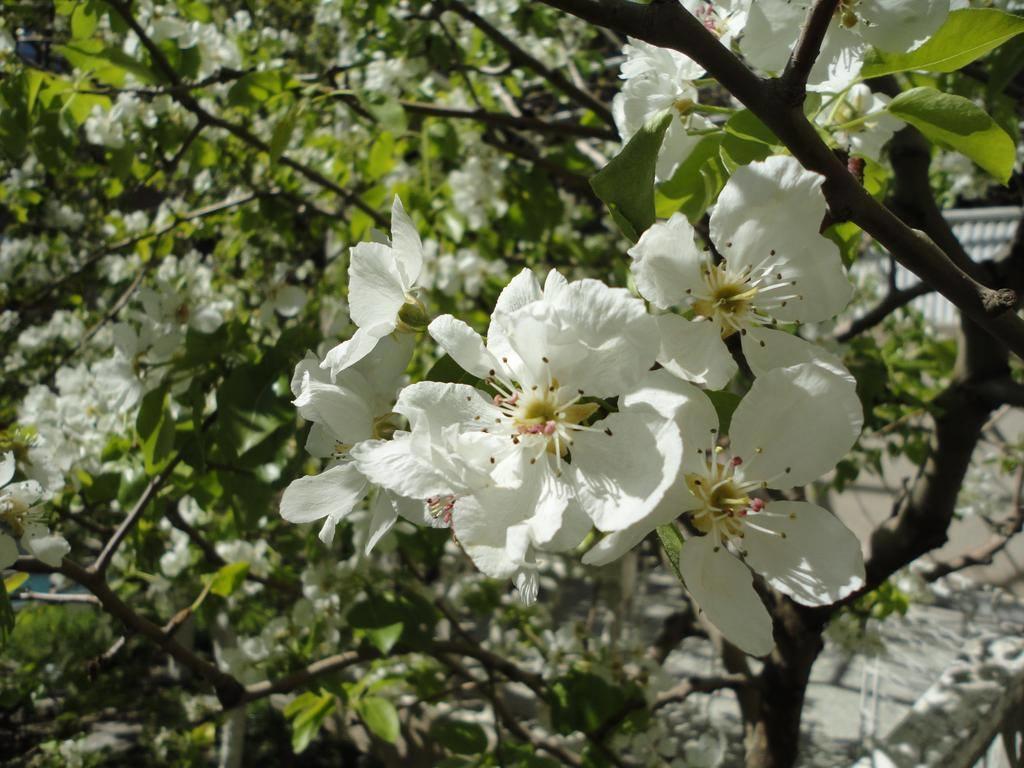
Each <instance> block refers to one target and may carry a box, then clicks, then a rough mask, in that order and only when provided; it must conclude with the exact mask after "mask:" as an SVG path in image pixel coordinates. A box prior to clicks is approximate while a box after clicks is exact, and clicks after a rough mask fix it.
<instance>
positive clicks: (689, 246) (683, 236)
mask: <svg viewBox="0 0 1024 768" xmlns="http://www.w3.org/2000/svg"><path fill="white" fill-rule="evenodd" d="M627 253H628V254H629V255H630V256H632V257H633V262H632V263H631V264H630V266H629V271H630V272H632V273H633V279H634V280H635V281H636V288H637V290H638V291H639V292H640V295H641V296H643V297H644V298H645V299H647V300H648V301H650V302H651V303H652V304H654V305H655V306H656V307H660V308H661V309H668V308H669V307H671V306H674V305H676V304H682V303H684V302H685V301H686V299H687V291H688V290H689V291H695V290H699V289H701V288H703V286H704V279H703V277H701V268H702V267H704V266H705V265H706V264H707V263H708V256H707V254H706V253H705V252H704V251H702V250H701V249H700V248H699V247H698V246H697V241H696V238H695V235H694V231H693V226H692V225H691V224H690V222H689V221H688V220H687V218H686V217H685V216H684V215H683V214H681V213H675V214H673V215H672V218H670V219H669V220H668V221H666V222H658V223H655V224H652V225H651V226H650V227H648V228H647V231H645V232H644V233H643V234H642V235H641V236H640V239H639V240H638V241H637V243H636V245H634V246H633V247H632V248H630V249H629V250H628V251H627Z"/></svg>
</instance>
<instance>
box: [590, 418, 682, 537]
mask: <svg viewBox="0 0 1024 768" xmlns="http://www.w3.org/2000/svg"><path fill="white" fill-rule="evenodd" d="M595 426H596V427H597V428H598V429H608V430H609V431H610V432H611V434H610V435H609V434H607V433H604V432H581V433H579V434H578V436H577V437H576V438H575V440H574V442H573V446H572V467H573V469H574V471H575V472H577V473H578V474H577V476H576V483H577V489H578V493H579V496H578V498H579V501H580V503H581V504H582V506H583V508H584V509H585V510H586V511H587V514H588V515H590V517H591V519H592V520H593V521H594V525H595V526H597V527H598V528H599V529H600V530H602V531H620V530H622V529H624V528H627V527H629V526H630V525H633V524H634V523H636V522H637V521H639V520H641V519H643V518H644V517H646V516H647V515H648V514H649V513H650V512H651V510H653V509H654V508H655V506H657V504H658V503H659V502H660V501H661V499H662V497H664V495H665V492H666V490H668V488H669V487H670V486H671V485H673V484H674V483H675V482H676V480H677V478H678V476H679V470H680V468H681V467H682V460H683V456H682V449H683V444H682V439H681V438H680V435H679V428H678V426H676V423H675V421H673V420H671V419H668V418H665V417H664V416H662V415H661V414H660V413H658V412H657V411H656V410H654V409H653V408H651V407H649V406H641V405H637V406H634V407H631V408H628V409H624V410H622V411H619V412H618V413H613V414H612V415H610V416H609V417H608V418H606V419H604V420H602V421H600V422H598V423H597V424H596V425H595Z"/></svg>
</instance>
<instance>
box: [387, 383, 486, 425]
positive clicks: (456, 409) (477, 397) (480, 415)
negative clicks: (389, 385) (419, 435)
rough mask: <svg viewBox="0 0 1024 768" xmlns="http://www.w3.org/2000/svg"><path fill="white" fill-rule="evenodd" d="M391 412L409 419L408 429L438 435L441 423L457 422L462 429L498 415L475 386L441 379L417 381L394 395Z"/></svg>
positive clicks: (481, 423) (482, 422) (480, 423)
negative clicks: (396, 399)
mask: <svg viewBox="0 0 1024 768" xmlns="http://www.w3.org/2000/svg"><path fill="white" fill-rule="evenodd" d="M394 410H395V413H400V414H402V415H403V416H405V418H407V419H408V420H409V424H410V426H411V428H412V430H413V431H414V432H415V431H419V430H421V429H422V430H427V431H429V432H431V433H432V434H435V435H439V434H440V432H441V430H442V429H443V428H444V427H447V426H449V425H451V424H459V425H461V427H462V429H465V430H468V429H479V428H480V427H481V426H482V425H483V424H486V423H493V422H494V419H495V418H497V417H499V416H501V411H499V410H498V409H497V408H496V407H495V406H494V403H493V402H492V401H491V400H488V399H487V397H486V396H485V395H484V393H483V392H481V391H480V390H479V389H477V388H476V387H471V386H469V385H468V384H455V383H451V382H441V381H419V382H417V383H415V384H410V385H409V386H407V387H406V388H405V389H403V390H402V391H401V393H400V394H399V395H398V402H396V403H395V408H394Z"/></svg>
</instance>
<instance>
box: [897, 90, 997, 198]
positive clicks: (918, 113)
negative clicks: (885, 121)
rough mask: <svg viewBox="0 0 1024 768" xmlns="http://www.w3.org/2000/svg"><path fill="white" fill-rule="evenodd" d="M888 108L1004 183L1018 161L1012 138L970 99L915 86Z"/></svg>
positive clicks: (932, 138) (929, 136) (938, 142)
mask: <svg viewBox="0 0 1024 768" xmlns="http://www.w3.org/2000/svg"><path fill="white" fill-rule="evenodd" d="M889 112H891V113H892V114H893V115H895V116H896V117H898V118H900V119H901V120H905V121H906V122H908V123H910V124H911V125H913V126H914V127H915V128H917V129H918V130H919V131H921V133H923V134H924V135H925V136H926V137H928V138H929V139H931V140H932V141H933V142H935V143H937V144H940V145H943V146H946V147H949V148H951V149H954V150H956V151H957V152H961V153H963V154H965V155H967V157H969V158H971V160H973V161H974V162H976V163H977V164H978V165H979V166H981V167H982V168H983V169H984V170H986V171H988V172H989V173H990V174H992V175H993V176H995V177H996V178H997V179H999V180H1000V181H1001V182H1003V183H1004V184H1005V183H1006V182H1007V181H1009V179H1010V174H1011V173H1012V171H1013V165H1014V162H1015V161H1016V152H1015V150H1014V145H1013V140H1012V139H1011V138H1010V137H1009V136H1008V135H1007V133H1006V131H1004V130H1003V129H1002V128H1000V127H999V126H998V125H997V124H996V122H995V121H994V120H993V119H992V118H991V117H990V116H989V115H988V113H987V112H985V110H983V109H982V108H981V107H979V106H977V105H976V104H975V103H974V102H972V101H970V100H969V99H965V98H963V97H962V96H954V95H953V94H951V93H942V92H941V91H937V90H935V89H934V88H924V87H922V88H912V89H911V90H909V91H905V92H903V93H901V94H900V95H899V96H897V97H896V98H895V99H893V100H892V101H891V102H890V103H889Z"/></svg>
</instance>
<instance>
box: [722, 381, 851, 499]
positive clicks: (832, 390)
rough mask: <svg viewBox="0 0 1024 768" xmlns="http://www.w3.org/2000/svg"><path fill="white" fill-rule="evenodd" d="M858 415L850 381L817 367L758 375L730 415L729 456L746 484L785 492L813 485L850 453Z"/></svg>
mask: <svg viewBox="0 0 1024 768" xmlns="http://www.w3.org/2000/svg"><path fill="white" fill-rule="evenodd" d="M862 424H863V411H862V408H861V404H860V400H858V399H857V393H856V391H855V390H854V389H853V387H851V386H850V384H849V382H848V381H847V380H846V379H844V378H842V377H840V376H837V375H836V374H834V373H832V372H830V371H828V370H826V369H825V368H822V367H821V366H818V365H813V364H810V363H805V364H802V365H795V366H792V367H790V368H776V369H775V370H773V371H769V372H768V373H766V374H764V375H763V376H759V377H758V378H757V379H756V380H755V381H754V385H753V386H752V387H751V388H750V391H749V392H748V393H747V395H746V396H745V397H744V398H743V400H742V401H741V402H740V404H739V405H738V406H737V408H736V411H735V412H734V413H733V417H732V426H731V428H730V430H729V432H730V438H731V445H732V452H733V455H734V456H738V457H740V458H741V459H742V460H743V462H744V463H743V465H742V466H741V467H740V468H739V469H738V470H737V474H738V475H742V477H743V478H744V479H745V480H749V481H765V482H767V483H768V487H769V488H790V487H793V486H796V485H805V484H806V483H810V482H812V481H813V480H817V479H818V478H819V477H821V476H822V475H824V474H825V473H826V472H828V471H829V470H830V469H832V468H833V467H834V466H835V465H836V462H838V461H839V459H841V458H842V457H843V456H844V455H845V454H846V453H847V451H849V450H850V448H851V446H852V445H853V443H854V442H855V441H856V439H857V435H859V434H860V428H861V425H862Z"/></svg>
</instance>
